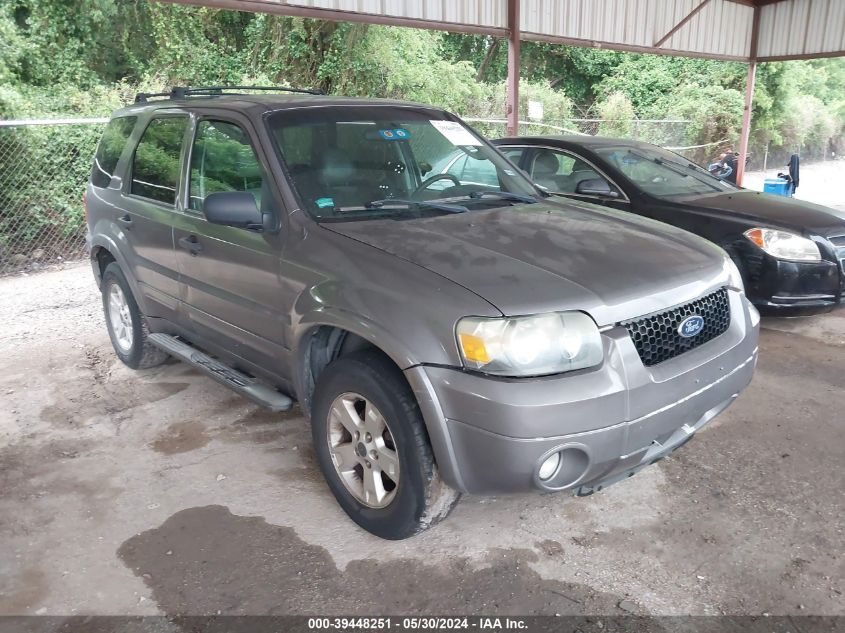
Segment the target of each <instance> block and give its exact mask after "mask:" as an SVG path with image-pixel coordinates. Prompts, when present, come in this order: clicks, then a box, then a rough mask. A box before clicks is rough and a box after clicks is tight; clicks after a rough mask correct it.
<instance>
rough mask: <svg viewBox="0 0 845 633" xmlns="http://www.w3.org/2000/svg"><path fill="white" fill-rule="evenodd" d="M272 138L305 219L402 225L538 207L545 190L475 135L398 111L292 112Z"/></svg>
mask: <svg viewBox="0 0 845 633" xmlns="http://www.w3.org/2000/svg"><path fill="white" fill-rule="evenodd" d="M269 124H270V130H271V133H272V136H273V139H274V140H275V142H276V144H277V146H278V149H279V152H280V154H281V156H282V159H283V161H284V163H285V165H286V167H287V170H288V173H289V174H290V178H291V180H292V182H293V185H294V187H295V188H296V191H297V193H298V194H299V198H300V201H301V203H302V205H303V208H304V209H305V211H307V212H308V213H309V214H310V215H311V216H312V217H313V218H315V219H317V220H320V221H324V220H350V219H366V218H369V217H372V216H378V217H384V216H388V217H390V216H395V217H397V218H409V217H423V216H429V215H432V214H442V213H454V212H464V211H467V210H468V209H469V208H475V207H479V206H483V205H487V206H490V205H495V206H502V205H504V204H522V203H526V202H534V199H533V196H537V195H538V191H537V190H536V189H535V188H534V186H533V185H532V184H531V182H530V181H529V180H528V179H527V178H525V176H523V175H522V174H521V173H520V172H519V171H518V170H516V169H515V168H514V167H513V166H512V165H511V164H510V163H508V162H507V160H506V159H505V158H504V157H502V156H501V155H500V154H499V153H498V152H497V151H496V150H494V149H492V148H491V147H490V146H489V145H487V143H486V142H484V141H482V140H481V139H480V138H479V137H478V136H477V135H476V134H475V133H474V132H473V131H472V130H471V129H469V128H468V127H466V126H465V125H463V124H461V123H458V122H456V121H451V120H448V119H445V118H443V117H442V115H440V113H438V112H434V111H428V110H423V109H413V108H403V107H395V106H368V107H360V106H336V107H315V108H302V109H295V110H286V111H282V112H278V113H276V114H275V115H273V116H272V117H270V119H269Z"/></svg>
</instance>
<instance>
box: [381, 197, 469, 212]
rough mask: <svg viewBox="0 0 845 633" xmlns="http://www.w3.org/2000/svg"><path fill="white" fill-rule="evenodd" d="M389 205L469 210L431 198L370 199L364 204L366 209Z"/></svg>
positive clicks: (452, 210)
mask: <svg viewBox="0 0 845 633" xmlns="http://www.w3.org/2000/svg"><path fill="white" fill-rule="evenodd" d="M391 205H403V206H406V207H411V208H419V207H428V208H430V209H437V210H438V211H446V213H466V212H467V211H469V209H467V208H466V207H464V206H462V205H459V204H445V203H443V202H434V201H433V200H403V199H402V198H385V199H384V200H372V201H371V202H368V203H367V204H365V205H364V206H365V207H367V208H368V209H382V208H390V206H391Z"/></svg>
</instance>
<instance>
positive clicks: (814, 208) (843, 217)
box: [677, 190, 845, 235]
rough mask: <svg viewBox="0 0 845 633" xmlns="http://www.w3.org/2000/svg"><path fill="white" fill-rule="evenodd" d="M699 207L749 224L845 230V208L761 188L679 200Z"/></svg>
mask: <svg viewBox="0 0 845 633" xmlns="http://www.w3.org/2000/svg"><path fill="white" fill-rule="evenodd" d="M677 202H679V203H681V204H686V205H692V206H694V207H697V208H703V209H711V210H715V211H724V212H727V213H729V214H730V215H731V216H733V217H741V218H743V219H745V220H747V221H748V223H749V224H754V223H755V222H756V223H760V224H766V225H767V226H772V227H782V228H790V229H793V230H794V231H798V232H801V231H810V232H812V233H816V234H819V235H827V234H829V233H830V234H836V235H841V234H843V233H845V211H837V210H836V209H831V208H829V207H823V206H821V205H819V204H813V203H812V202H804V201H803V200H796V199H795V198H786V197H783V196H773V195H771V194H767V193H760V192H759V191H747V190H744V191H736V192H732V193H720V194H716V195H703V196H690V197H685V198H682V199H679V200H677Z"/></svg>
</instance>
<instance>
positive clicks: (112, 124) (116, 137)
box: [91, 116, 138, 187]
mask: <svg viewBox="0 0 845 633" xmlns="http://www.w3.org/2000/svg"><path fill="white" fill-rule="evenodd" d="M137 120H138V117H134V116H126V117H119V118H116V119H112V120H111V121H109V124H108V125H107V126H106V130H105V132H103V138H101V139H100V144H99V145H97V154H96V155H95V156H94V166H93V168H92V169H91V184H92V185H94V186H95V187H108V186H109V184H110V183H111V177H112V176H113V175H114V170H115V167H117V161H118V160H120V155H121V154H122V153H123V148H124V146H125V145H126V141H128V140H129V135H130V134H132V129H133V128H134V127H135V122H136V121H137Z"/></svg>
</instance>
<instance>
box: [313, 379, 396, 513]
mask: <svg viewBox="0 0 845 633" xmlns="http://www.w3.org/2000/svg"><path fill="white" fill-rule="evenodd" d="M326 440H327V442H328V446H329V454H330V455H331V458H332V463H333V464H334V467H335V471H336V472H337V474H338V476H339V477H340V480H341V481H342V482H343V485H344V486H345V487H346V489H347V490H348V491H349V492H350V493H351V494H352V496H354V497H355V499H356V500H357V501H359V502H360V503H362V504H364V505H365V506H367V507H369V508H384V507H387V506H388V505H390V503H391V502H392V501H393V499H394V498H395V497H396V492H397V491H398V490H399V479H400V469H399V455H398V453H397V452H396V443H395V441H394V439H393V434H392V433H391V431H390V427H389V426H388V424H387V420H386V419H385V418H384V416H383V415H382V414H381V412H380V411H379V410H378V408H376V406H375V405H374V404H373V403H372V402H370V401H368V400H367V399H366V398H365V397H364V396H362V395H360V394H357V393H343V394H341V395H339V396H338V397H337V398H335V399H334V402H332V405H331V407H330V408H329V419H328V425H327V430H326Z"/></svg>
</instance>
